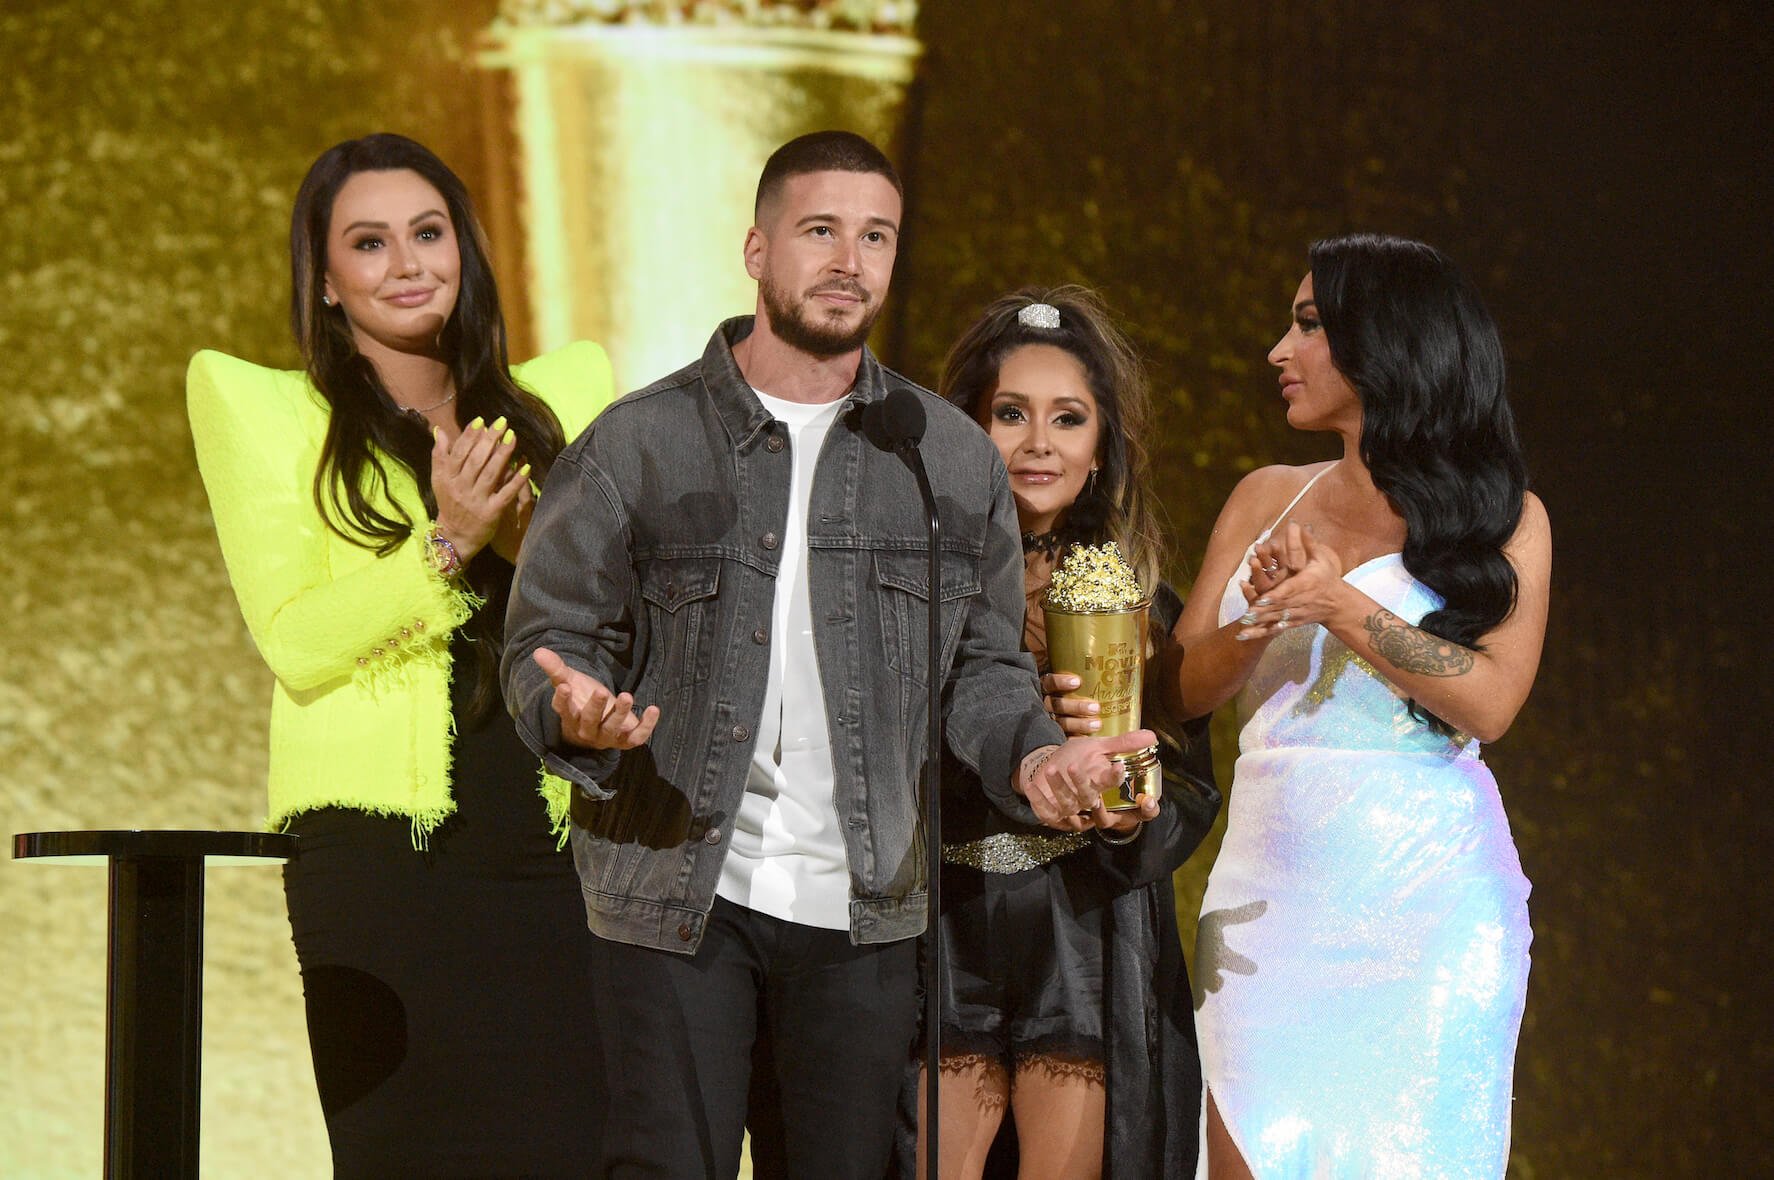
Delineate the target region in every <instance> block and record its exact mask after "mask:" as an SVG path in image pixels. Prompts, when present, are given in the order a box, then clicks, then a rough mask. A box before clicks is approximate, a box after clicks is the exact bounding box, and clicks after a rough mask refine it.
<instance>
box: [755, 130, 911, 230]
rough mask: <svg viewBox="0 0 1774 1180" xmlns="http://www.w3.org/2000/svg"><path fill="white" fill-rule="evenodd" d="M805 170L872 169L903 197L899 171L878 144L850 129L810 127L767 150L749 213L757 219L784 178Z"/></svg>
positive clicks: (785, 179)
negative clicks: (771, 150)
mask: <svg viewBox="0 0 1774 1180" xmlns="http://www.w3.org/2000/svg"><path fill="white" fill-rule="evenodd" d="M809 172H872V173H874V174H875V175H877V176H885V177H886V178H887V180H888V182H889V183H891V184H892V185H893V191H894V192H896V193H898V194H899V199H900V200H902V201H903V200H905V186H904V185H903V184H901V183H900V182H899V173H897V172H895V171H894V170H893V162H892V161H891V160H889V159H888V158H887V157H886V156H885V155H884V154H882V152H881V149H880V148H878V147H876V146H875V145H874V144H872V143H870V142H869V141H868V140H866V139H864V138H863V137H862V136H860V135H858V134H856V132H854V131H812V132H809V133H807V134H806V135H801V136H797V137H796V138H794V139H791V140H789V141H788V142H787V143H785V144H783V145H782V146H781V147H779V148H777V149H776V150H775V151H774V152H771V153H770V158H769V159H768V160H766V161H765V162H764V171H763V173H762V174H761V175H760V176H759V177H758V196H757V200H756V201H755V202H754V203H753V205H752V216H753V217H754V218H758V219H760V220H761V219H762V217H763V212H764V205H765V203H766V202H767V201H770V200H771V199H773V198H774V197H775V196H776V195H777V194H778V193H779V192H781V191H782V186H783V185H784V184H785V183H786V182H787V181H788V179H789V178H790V177H791V176H804V175H806V174H807V173H809Z"/></svg>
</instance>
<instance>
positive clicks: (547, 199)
mask: <svg viewBox="0 0 1774 1180" xmlns="http://www.w3.org/2000/svg"><path fill="white" fill-rule="evenodd" d="M569 7H570V6H569V5H566V4H562V3H547V2H537V3H511V4H507V5H506V6H505V8H504V10H503V14H502V17H501V19H500V20H499V21H498V22H496V23H495V24H494V26H493V27H492V29H491V30H490V31H489V35H488V46H487V48H486V50H485V51H484V52H483V54H482V56H481V62H482V64H484V65H486V66H487V67H489V68H493V69H504V70H509V71H510V72H511V75H512V78H513V82H514V89H515V97H516V121H517V132H518V143H519V146H520V157H521V158H520V162H519V165H518V167H519V175H520V188H521V192H522V200H521V210H522V213H521V221H522V227H523V238H524V241H525V251H526V259H527V286H528V294H529V312H530V316H529V318H530V323H531V330H532V333H533V337H534V344H535V346H536V349H537V350H538V351H542V350H546V349H550V348H556V347H559V346H560V345H562V344H565V343H567V342H569V341H571V340H575V339H581V338H588V339H592V340H597V341H600V342H601V343H603V344H604V345H605V347H607V348H608V349H609V350H610V354H611V358H612V361H613V363H614V365H615V368H616V384H617V388H618V389H621V390H628V389H635V388H639V387H641V386H643V385H645V384H647V383H649V382H651V381H653V380H655V379H657V378H659V377H662V376H665V375H666V374H668V373H671V372H673V371H674V370H676V369H678V368H680V367H682V366H683V365H685V364H687V363H688V362H690V361H691V360H694V359H695V358H697V357H699V356H700V355H701V354H702V348H703V345H704V344H705V343H706V342H707V340H708V335H709V333H710V332H711V331H712V330H713V329H714V326H715V324H717V323H718V322H719V321H721V320H723V319H725V318H727V317H729V316H733V315H739V314H744V313H748V312H750V311H751V310H752V308H753V306H754V302H755V293H756V286H755V284H754V283H753V282H752V280H751V279H750V278H748V277H747V275H746V273H745V270H744V268H743V266H742V263H741V255H740V250H741V246H742V244H743V242H744V238H745V232H746V230H747V228H749V227H750V225H751V222H752V218H751V213H752V197H753V193H754V191H755V189H756V186H757V178H758V171H759V169H760V168H761V167H762V166H763V163H764V160H765V159H766V158H767V157H768V155H769V154H770V152H771V151H772V150H773V149H774V148H775V147H776V146H777V145H779V144H781V143H782V142H784V141H786V140H788V139H791V138H793V137H794V136H796V135H799V134H802V133H804V132H807V131H813V130H818V129H821V128H826V127H843V128H847V129H850V130H854V131H857V132H859V133H861V134H863V135H866V136H868V137H869V138H870V139H872V140H874V141H876V142H877V143H881V144H883V145H888V144H891V143H892V142H893V141H894V139H895V133H896V131H897V129H898V126H899V122H900V114H901V111H902V109H903V107H904V101H905V94H906V88H907V86H908V84H909V83H910V81H911V77H912V70H913V67H914V65H915V64H916V62H917V59H918V56H919V54H920V52H921V48H920V46H919V44H918V42H917V41H916V40H915V39H913V38H912V37H911V36H910V35H908V34H909V25H910V21H909V16H908V17H907V18H906V19H905V20H904V21H903V22H902V23H899V24H895V23H894V22H891V21H888V20H884V19H881V13H882V12H883V11H885V10H890V9H891V10H904V11H905V12H906V13H909V12H910V11H911V10H912V8H913V7H914V6H912V5H909V4H874V5H860V6H859V5H856V4H850V5H847V6H846V5H835V6H832V5H821V6H818V7H817V8H815V9H814V10H812V11H802V10H800V9H798V8H791V7H790V6H781V7H782V8H784V9H786V10H788V11H786V12H785V13H784V14H783V15H782V17H781V19H782V20H784V21H785V22H787V23H776V24H768V25H765V24H757V23H751V24H721V25H702V24H664V23H625V24H606V23H589V22H587V21H585V20H579V19H576V18H575V17H573V16H572V15H571V14H570V13H567V12H566V10H567V9H568V8H569ZM581 7H587V6H581ZM590 7H598V6H590ZM602 7H610V6H602ZM615 7H622V6H620V5H617V6H615ZM629 7H633V8H636V9H645V10H648V11H651V10H654V9H658V8H660V7H665V8H670V9H673V10H675V9H677V8H679V6H678V5H665V6H660V5H633V6H629ZM684 7H695V8H697V9H706V8H710V7H713V8H728V7H731V8H732V9H733V10H734V11H735V12H736V13H738V12H740V11H741V10H742V9H746V8H748V7H749V8H757V7H761V6H756V5H752V6H746V5H738V4H735V5H730V6H727V5H712V6H711V5H696V6H684ZM859 7H861V8H868V9H872V10H875V12H874V16H875V19H873V20H865V21H864V22H863V23H864V24H865V25H866V26H867V27H866V28H864V29H846V28H833V27H818V25H817V24H816V23H815V22H823V23H825V24H826V25H827V26H829V25H830V23H832V22H833V21H834V20H837V19H838V18H840V17H842V16H843V13H841V12H838V13H834V11H832V10H833V9H846V8H849V9H856V8H859ZM755 19H757V17H756V16H755V15H754V20H755ZM840 23H841V22H840ZM896 28H898V29H901V30H903V31H879V30H882V29H887V30H893V29H896Z"/></svg>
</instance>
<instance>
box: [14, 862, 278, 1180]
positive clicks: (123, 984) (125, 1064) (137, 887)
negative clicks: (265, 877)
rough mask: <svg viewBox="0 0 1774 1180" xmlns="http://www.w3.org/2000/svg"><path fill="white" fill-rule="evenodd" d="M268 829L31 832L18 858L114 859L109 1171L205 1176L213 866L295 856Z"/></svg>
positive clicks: (108, 983) (108, 971)
mask: <svg viewBox="0 0 1774 1180" xmlns="http://www.w3.org/2000/svg"><path fill="white" fill-rule="evenodd" d="M295 854H296V838H295V837H294V836H287V835H279V834H273V833H269V832H130V831H117V832H22V833H20V834H18V835H16V836H14V837H13V839H12V855H13V857H14V858H16V859H20V860H23V859H27V858H35V857H59V858H62V860H63V863H86V864H108V865H110V869H111V901H110V937H109V944H108V947H107V955H106V965H105V975H106V979H105V988H106V996H105V1175H106V1176H107V1177H113V1178H121V1177H143V1178H146V1177H154V1178H156V1180H158V1178H160V1177H181V1176H189V1177H195V1176H196V1175H197V1105H198V1065H199V1061H200V1053H199V1050H200V1049H201V1047H202V1044H203V866H204V861H206V860H208V861H212V862H214V863H217V864H229V863H233V864H252V863H263V862H264V861H265V860H266V859H274V860H288V859H289V858H290V857H292V856H294V855H295Z"/></svg>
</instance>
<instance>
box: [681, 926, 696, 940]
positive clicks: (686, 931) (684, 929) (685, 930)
mask: <svg viewBox="0 0 1774 1180" xmlns="http://www.w3.org/2000/svg"><path fill="white" fill-rule="evenodd" d="M692 933H694V932H693V931H692V930H691V929H690V923H688V922H679V923H678V937H679V938H681V939H682V940H683V941H685V942H689V941H690V935H691V934H692Z"/></svg>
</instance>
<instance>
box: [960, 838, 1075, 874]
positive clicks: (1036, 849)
mask: <svg viewBox="0 0 1774 1180" xmlns="http://www.w3.org/2000/svg"><path fill="white" fill-rule="evenodd" d="M1088 843H1090V837H1089V836H1086V835H1085V834H1084V833H1082V832H1056V833H1054V834H1053V835H1051V836H1047V835H1035V834H1033V833H1028V832H996V833H994V834H992V835H990V836H987V837H986V838H985V839H983V840H969V841H968V842H967V843H965V844H944V845H943V846H942V859H943V863H944V864H951V865H965V866H967V867H968V868H970V869H978V870H979V871H980V872H982V873H1020V872H1022V871H1023V870H1024V869H1032V868H1037V867H1039V866H1040V865H1044V864H1046V863H1047V862H1048V861H1052V860H1058V859H1059V858H1060V857H1062V856H1070V855H1071V854H1072V853H1074V852H1076V851H1078V850H1079V849H1080V848H1082V847H1084V846H1085V845H1086V844H1088Z"/></svg>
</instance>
